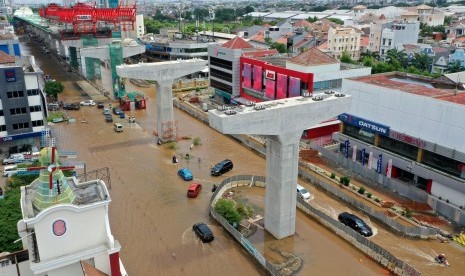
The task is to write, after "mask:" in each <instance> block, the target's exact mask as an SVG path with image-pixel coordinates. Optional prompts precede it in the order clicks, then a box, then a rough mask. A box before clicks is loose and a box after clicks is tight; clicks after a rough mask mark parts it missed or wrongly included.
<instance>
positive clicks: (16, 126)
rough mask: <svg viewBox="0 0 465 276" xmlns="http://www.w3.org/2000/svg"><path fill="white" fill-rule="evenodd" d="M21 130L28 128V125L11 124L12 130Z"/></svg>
mask: <svg viewBox="0 0 465 276" xmlns="http://www.w3.org/2000/svg"><path fill="white" fill-rule="evenodd" d="M23 128H29V123H18V124H13V130H18V129H23Z"/></svg>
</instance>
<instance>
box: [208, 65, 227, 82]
mask: <svg viewBox="0 0 465 276" xmlns="http://www.w3.org/2000/svg"><path fill="white" fill-rule="evenodd" d="M210 76H211V77H215V78H219V79H222V80H224V81H227V82H232V75H231V74H230V73H226V72H222V71H220V70H216V69H214V68H210Z"/></svg>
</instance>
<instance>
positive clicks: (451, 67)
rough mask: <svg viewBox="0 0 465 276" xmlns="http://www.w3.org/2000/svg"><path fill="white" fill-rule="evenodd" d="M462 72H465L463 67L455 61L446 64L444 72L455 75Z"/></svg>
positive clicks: (458, 61)
mask: <svg viewBox="0 0 465 276" xmlns="http://www.w3.org/2000/svg"><path fill="white" fill-rule="evenodd" d="M464 70H465V67H463V66H462V63H461V62H460V60H456V61H455V62H449V64H447V69H446V72H447V73H456V72H460V71H464Z"/></svg>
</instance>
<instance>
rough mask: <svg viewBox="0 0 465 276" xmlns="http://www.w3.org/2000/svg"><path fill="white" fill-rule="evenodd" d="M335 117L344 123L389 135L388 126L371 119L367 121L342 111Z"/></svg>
mask: <svg viewBox="0 0 465 276" xmlns="http://www.w3.org/2000/svg"><path fill="white" fill-rule="evenodd" d="M337 118H338V119H339V120H341V121H343V122H345V123H348V124H350V125H354V126H358V127H360V128H362V129H366V130H369V131H372V132H376V133H379V134H381V135H384V136H389V127H388V126H385V125H382V124H378V123H375V122H372V121H368V120H365V119H362V118H359V117H356V116H353V115H350V114H347V113H342V114H341V115H339V116H337Z"/></svg>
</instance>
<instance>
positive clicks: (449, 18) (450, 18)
mask: <svg viewBox="0 0 465 276" xmlns="http://www.w3.org/2000/svg"><path fill="white" fill-rule="evenodd" d="M451 23H452V16H446V17H444V25H446V26H449V25H450V24H451Z"/></svg>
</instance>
